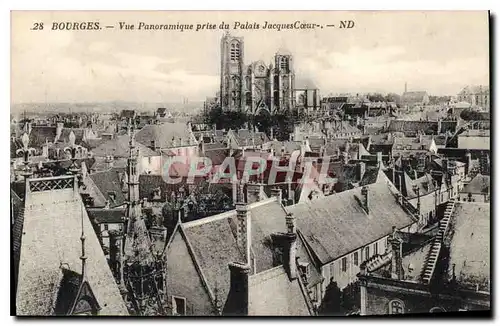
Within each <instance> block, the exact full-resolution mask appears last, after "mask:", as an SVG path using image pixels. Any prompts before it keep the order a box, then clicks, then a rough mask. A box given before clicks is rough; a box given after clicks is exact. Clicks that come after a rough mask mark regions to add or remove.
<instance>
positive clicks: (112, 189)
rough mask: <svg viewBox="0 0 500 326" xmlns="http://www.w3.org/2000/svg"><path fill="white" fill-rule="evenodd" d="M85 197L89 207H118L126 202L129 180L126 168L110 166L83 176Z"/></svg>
mask: <svg viewBox="0 0 500 326" xmlns="http://www.w3.org/2000/svg"><path fill="white" fill-rule="evenodd" d="M83 183H84V184H85V190H84V191H83V193H84V198H85V201H86V205H88V206H89V207H100V208H117V207H123V206H124V205H125V204H126V197H125V195H124V194H126V192H127V181H126V176H125V171H124V169H118V168H110V169H108V170H105V171H99V172H95V173H90V174H87V175H85V174H84V177H83Z"/></svg>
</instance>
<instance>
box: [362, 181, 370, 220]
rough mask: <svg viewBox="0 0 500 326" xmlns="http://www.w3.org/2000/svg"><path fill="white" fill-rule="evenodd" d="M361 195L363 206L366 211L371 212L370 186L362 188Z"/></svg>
mask: <svg viewBox="0 0 500 326" xmlns="http://www.w3.org/2000/svg"><path fill="white" fill-rule="evenodd" d="M361 196H362V197H363V206H364V207H363V208H364V209H365V211H366V213H367V214H369V213H370V210H369V202H368V187H367V186H364V187H363V188H361Z"/></svg>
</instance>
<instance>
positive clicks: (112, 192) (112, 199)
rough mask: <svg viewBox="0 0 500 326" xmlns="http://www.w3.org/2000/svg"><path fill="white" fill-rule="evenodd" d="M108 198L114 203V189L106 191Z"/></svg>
mask: <svg viewBox="0 0 500 326" xmlns="http://www.w3.org/2000/svg"><path fill="white" fill-rule="evenodd" d="M108 198H109V201H110V202H111V203H114V202H115V201H116V192H114V191H109V192H108Z"/></svg>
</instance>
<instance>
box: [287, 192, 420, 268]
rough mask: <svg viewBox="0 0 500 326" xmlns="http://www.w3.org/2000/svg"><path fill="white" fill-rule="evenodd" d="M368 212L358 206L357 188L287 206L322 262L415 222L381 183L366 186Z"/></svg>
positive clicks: (359, 196) (359, 194) (359, 198)
mask: <svg viewBox="0 0 500 326" xmlns="http://www.w3.org/2000/svg"><path fill="white" fill-rule="evenodd" d="M367 187H368V198H369V204H368V206H369V214H367V213H366V212H365V210H364V209H363V207H362V206H361V203H360V200H362V199H361V198H362V196H361V187H358V188H354V189H352V190H347V191H344V192H340V193H337V194H334V195H330V196H326V197H324V198H320V199H316V200H312V201H310V202H305V203H300V204H296V205H293V206H287V207H286V208H285V209H286V210H287V211H288V212H290V213H293V214H294V215H295V216H296V218H297V227H298V229H299V230H300V232H301V234H302V235H303V237H304V240H305V241H306V242H307V243H308V245H309V247H310V248H311V249H312V250H313V252H314V253H315V255H316V256H317V257H318V258H319V260H320V261H321V263H322V264H326V263H329V262H331V261H333V260H335V259H336V258H338V257H341V256H343V255H346V254H348V253H350V252H351V251H353V250H355V249H357V248H360V247H363V246H365V245H366V244H369V243H372V242H373V241H375V240H377V239H380V238H382V237H383V236H386V235H387V234H389V233H390V232H391V230H392V226H396V227H397V228H398V229H401V228H403V227H406V226H408V225H410V224H412V223H414V222H415V221H414V220H413V219H412V217H411V216H410V215H409V214H408V213H406V212H405V211H404V210H403V208H402V207H401V206H400V205H399V204H398V203H397V200H396V198H395V195H394V193H393V191H394V190H391V189H389V185H388V184H386V183H385V182H378V183H374V184H371V185H368V186H367Z"/></svg>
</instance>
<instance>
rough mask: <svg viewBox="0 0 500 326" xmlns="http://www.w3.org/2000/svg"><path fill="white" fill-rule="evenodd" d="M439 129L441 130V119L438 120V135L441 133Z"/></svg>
mask: <svg viewBox="0 0 500 326" xmlns="http://www.w3.org/2000/svg"><path fill="white" fill-rule="evenodd" d="M441 128H442V119H441V118H439V119H438V130H437V134H438V135H439V134H440V133H441Z"/></svg>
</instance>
